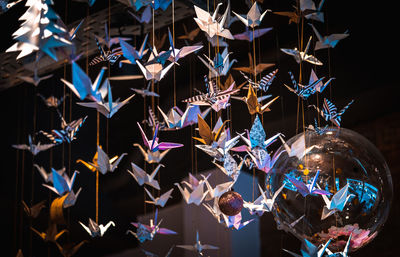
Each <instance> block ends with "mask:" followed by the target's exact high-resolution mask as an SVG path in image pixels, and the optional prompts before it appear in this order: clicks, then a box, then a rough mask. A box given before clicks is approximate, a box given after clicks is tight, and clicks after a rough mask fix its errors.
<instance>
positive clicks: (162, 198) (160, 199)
mask: <svg viewBox="0 0 400 257" xmlns="http://www.w3.org/2000/svg"><path fill="white" fill-rule="evenodd" d="M173 190H174V189H173V188H171V189H170V190H169V191H167V192H166V193H164V194H162V195H161V196H160V197H156V198H154V196H153V195H152V194H151V193H150V192H149V191H148V190H147V189H146V188H144V191H146V193H147V195H148V196H149V197H150V199H151V201H145V202H146V203H149V204H154V205H159V206H161V207H164V206H165V204H166V203H167V201H168V199H169V198H172V196H171V194H172V191H173Z"/></svg>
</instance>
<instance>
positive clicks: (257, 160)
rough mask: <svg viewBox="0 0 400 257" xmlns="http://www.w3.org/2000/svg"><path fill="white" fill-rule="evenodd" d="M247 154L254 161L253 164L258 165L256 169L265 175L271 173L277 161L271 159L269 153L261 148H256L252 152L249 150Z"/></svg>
mask: <svg viewBox="0 0 400 257" xmlns="http://www.w3.org/2000/svg"><path fill="white" fill-rule="evenodd" d="M246 152H247V154H248V155H249V156H250V158H251V160H252V161H253V164H254V165H256V168H257V169H259V170H261V171H264V172H265V173H268V172H270V170H271V168H272V166H273V165H274V163H275V161H276V159H271V156H270V155H269V154H268V152H267V151H266V150H264V149H262V148H261V147H255V148H253V149H252V150H251V151H249V150H247V151H246Z"/></svg>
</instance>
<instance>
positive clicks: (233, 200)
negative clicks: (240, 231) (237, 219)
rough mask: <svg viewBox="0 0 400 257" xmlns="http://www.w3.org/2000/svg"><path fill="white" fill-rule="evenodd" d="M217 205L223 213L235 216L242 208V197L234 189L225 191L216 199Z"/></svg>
mask: <svg viewBox="0 0 400 257" xmlns="http://www.w3.org/2000/svg"><path fill="white" fill-rule="evenodd" d="M218 207H219V209H220V211H221V212H222V213H223V214H225V215H228V216H235V215H237V214H239V212H240V211H241V210H242V208H243V198H242V196H241V195H240V194H239V193H237V192H235V191H228V192H225V193H223V194H222V195H221V196H220V197H219V199H218Z"/></svg>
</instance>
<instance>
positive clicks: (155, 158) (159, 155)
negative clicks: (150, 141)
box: [133, 144, 171, 163]
mask: <svg viewBox="0 0 400 257" xmlns="http://www.w3.org/2000/svg"><path fill="white" fill-rule="evenodd" d="M133 146H136V147H138V148H139V150H140V152H141V153H142V155H143V157H144V160H145V161H146V162H147V163H160V162H161V161H162V159H163V158H164V157H165V155H167V153H168V152H169V151H170V150H171V149H168V150H165V151H163V152H160V151H156V152H153V151H151V150H150V149H147V151H145V150H144V149H143V147H142V146H141V145H139V144H133Z"/></svg>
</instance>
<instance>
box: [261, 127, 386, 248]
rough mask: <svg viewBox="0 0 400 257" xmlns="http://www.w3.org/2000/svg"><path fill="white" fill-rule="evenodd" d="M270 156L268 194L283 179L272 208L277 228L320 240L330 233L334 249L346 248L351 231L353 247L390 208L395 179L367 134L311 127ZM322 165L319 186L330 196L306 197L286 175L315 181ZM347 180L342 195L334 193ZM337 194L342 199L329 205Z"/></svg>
mask: <svg viewBox="0 0 400 257" xmlns="http://www.w3.org/2000/svg"><path fill="white" fill-rule="evenodd" d="M288 152H289V153H288ZM272 160H275V162H274V164H273V166H272V169H271V171H270V172H269V173H268V175H267V177H266V188H267V193H268V195H269V197H272V196H273V194H274V192H276V191H277V190H278V189H279V188H280V187H281V186H282V184H283V183H285V186H284V188H283V190H282V192H281V194H279V195H278V197H277V198H276V201H275V208H274V209H273V211H272V213H273V215H274V218H275V221H276V223H277V227H278V229H283V230H285V231H287V232H290V233H292V234H293V235H295V236H296V237H297V238H299V239H300V240H302V239H304V238H305V239H307V240H309V241H310V242H312V243H313V244H314V245H316V246H318V245H320V244H324V243H326V242H327V241H328V240H329V239H332V241H331V243H330V244H329V247H328V248H329V249H330V250H331V251H341V250H343V248H344V246H345V245H346V242H347V240H348V238H349V236H350V234H351V235H352V238H351V242H350V251H355V250H357V249H359V248H361V247H363V246H365V245H366V244H368V243H369V242H370V241H371V240H372V239H373V238H375V237H376V236H377V234H378V232H379V230H380V229H381V228H382V226H383V225H384V223H385V221H386V219H387V217H388V214H389V210H390V204H391V200H392V196H393V185H392V178H391V175H390V170H389V168H388V166H387V164H386V161H385V159H384V158H383V156H382V154H381V153H380V152H379V150H378V149H377V148H376V147H375V146H374V145H373V144H372V143H371V142H370V141H368V140H367V139H366V138H365V137H363V136H361V135H360V134H358V133H356V132H354V131H352V130H349V129H345V128H336V127H327V128H325V129H324V131H321V130H319V129H317V130H315V129H307V130H306V131H304V132H303V133H300V134H298V135H295V136H294V137H292V138H291V139H289V140H287V142H286V147H285V145H284V144H283V145H282V146H281V147H280V148H279V149H278V150H277V151H276V152H275V154H274V155H273V157H272ZM318 171H319V176H318V177H317V179H316V181H315V182H316V183H315V189H321V190H325V191H328V192H330V193H331V195H330V196H329V195H328V196H327V198H325V200H327V202H326V201H324V198H323V197H322V196H321V195H319V194H308V195H306V196H305V197H303V196H302V194H300V193H299V190H298V189H297V188H296V186H295V185H294V184H293V183H292V182H291V181H290V180H289V179H288V176H290V177H291V178H295V179H296V180H297V181H301V182H302V183H304V185H311V184H312V182H313V179H314V177H315V175H316V174H317V172H318ZM346 185H348V187H347V189H348V190H347V192H346V193H345V194H343V195H342V197H339V196H340V195H339V193H340V192H339V193H338V194H337V195H335V194H336V193H337V192H338V191H339V190H340V189H342V188H343V187H345V186H346ZM341 192H344V191H343V190H342V191H341ZM333 196H336V197H335V198H334V199H336V200H337V199H339V200H338V201H332V203H331V204H330V206H329V205H328V204H329V201H331V200H332V198H333ZM324 208H325V210H324ZM323 213H324V215H328V216H327V217H323Z"/></svg>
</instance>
